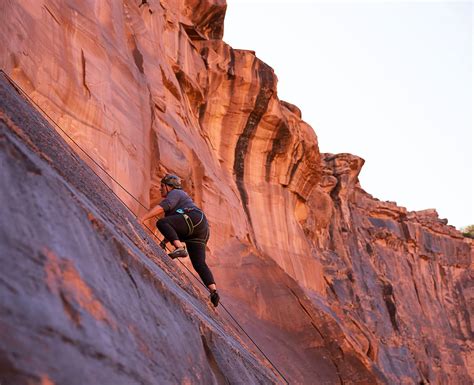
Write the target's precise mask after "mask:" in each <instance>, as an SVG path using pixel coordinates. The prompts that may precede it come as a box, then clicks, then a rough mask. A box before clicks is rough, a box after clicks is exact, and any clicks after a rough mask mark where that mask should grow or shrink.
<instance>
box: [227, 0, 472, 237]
mask: <svg viewBox="0 0 474 385" xmlns="http://www.w3.org/2000/svg"><path fill="white" fill-rule="evenodd" d="M227 4H228V5H227V14H226V19H225V32H224V41H226V42H227V43H228V44H229V45H231V46H232V47H233V48H236V49H239V48H240V49H249V50H254V51H256V54H257V56H258V57H259V58H260V59H262V60H263V61H264V62H266V63H267V64H269V65H270V66H271V67H272V68H273V69H274V70H275V73H276V75H277V77H278V95H279V98H280V99H281V100H285V101H287V102H290V103H292V104H295V105H297V106H298V107H299V108H300V109H301V111H302V114H303V119H304V120H305V121H306V122H307V123H309V124H310V125H311V126H312V127H313V129H314V130H315V132H316V134H317V136H318V141H319V147H320V151H321V152H331V153H342V152H349V153H352V154H354V155H358V156H360V157H362V158H364V159H365V161H366V163H365V165H364V167H363V169H362V172H361V174H360V177H359V178H360V181H361V185H362V188H364V189H365V190H366V191H367V192H368V193H370V194H372V195H373V196H374V197H376V198H378V199H380V200H387V201H395V202H397V204H398V205H399V206H403V207H406V208H407V209H408V210H423V209H428V208H436V210H437V211H438V213H439V216H440V218H447V219H448V220H449V224H451V225H454V226H456V227H458V228H459V227H463V226H466V225H469V224H474V207H473V206H474V204H473V195H474V186H473V184H474V177H473V173H474V159H473V147H474V144H473V129H472V107H473V105H472V102H473V99H472V94H473V78H472V64H473V63H472V52H473V40H472V35H473V25H472V19H473V12H474V11H473V4H472V2H466V1H464V2H455V1H431V2H430V1H390V2H388V1H382V0H379V1H357V0H354V1H347V0H346V1H320V0H313V1H310V0H307V1H303V0H299V1H298V0H292V1H290V0H286V1H282V0H280V1H278V0H227Z"/></svg>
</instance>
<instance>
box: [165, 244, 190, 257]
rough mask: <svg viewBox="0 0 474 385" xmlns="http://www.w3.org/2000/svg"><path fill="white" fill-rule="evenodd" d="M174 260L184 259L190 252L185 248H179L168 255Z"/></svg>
mask: <svg viewBox="0 0 474 385" xmlns="http://www.w3.org/2000/svg"><path fill="white" fill-rule="evenodd" d="M168 255H169V256H170V257H171V258H172V259H175V258H184V257H187V256H188V252H187V251H186V249H185V248H184V247H179V248H177V249H176V250H174V251H172V252H171V253H169V254H168Z"/></svg>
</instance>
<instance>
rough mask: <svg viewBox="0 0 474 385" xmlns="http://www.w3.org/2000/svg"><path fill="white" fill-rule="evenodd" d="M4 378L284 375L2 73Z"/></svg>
mask: <svg viewBox="0 0 474 385" xmlns="http://www.w3.org/2000/svg"><path fill="white" fill-rule="evenodd" d="M0 100H1V104H0V159H1V161H0V164H1V168H0V174H1V180H2V184H1V185H0V197H1V198H2V199H3V200H4V201H5V202H8V205H2V208H1V217H2V222H1V227H0V258H1V263H2V266H3V269H2V273H1V276H0V284H1V286H2V290H1V297H0V298H1V301H0V314H1V319H0V338H1V340H2V344H1V347H0V380H1V382H2V383H6V384H84V383H88V384H127V385H128V384H156V383H159V384H176V383H183V384H227V383H252V384H262V383H283V381H282V380H281V378H279V377H278V376H277V375H275V374H274V373H272V372H271V370H269V369H268V367H267V365H268V364H267V363H265V362H264V361H261V360H260V359H258V358H257V357H256V356H254V355H253V354H251V353H250V352H249V350H250V349H249V347H248V346H246V345H243V344H242V342H241V341H240V340H239V337H238V336H237V335H236V334H235V332H234V330H233V329H234V328H233V326H232V325H231V324H229V323H228V322H227V321H226V320H225V319H223V318H221V317H220V316H219V315H218V314H217V313H216V311H215V310H213V309H211V307H210V306H209V305H207V306H206V303H205V302H203V301H202V299H203V296H202V293H200V292H199V290H198V288H196V287H193V285H191V284H190V282H189V280H188V279H187V277H186V276H185V275H183V273H182V272H181V271H180V270H179V269H177V268H176V267H174V265H173V264H170V263H169V258H168V257H167V256H166V255H165V254H164V253H163V251H161V250H160V249H159V248H158V247H157V246H156V244H155V243H154V242H153V240H152V239H151V238H150V237H149V236H147V235H146V234H145V233H144V231H143V229H142V228H141V227H140V225H139V224H138V223H137V222H136V220H135V218H134V217H133V215H131V213H130V212H129V211H127V209H126V208H125V207H124V206H123V205H122V204H121V202H120V201H119V200H118V199H117V198H116V197H115V196H114V195H113V194H112V192H111V191H110V190H109V189H108V188H106V187H105V186H104V185H103V184H102V183H101V181H100V179H99V178H98V177H97V176H96V175H94V174H93V173H92V172H91V170H90V169H89V168H88V167H87V166H86V165H85V164H84V163H83V162H82V161H81V160H80V159H79V158H78V157H77V156H76V155H75V154H74V153H73V152H72V151H71V149H69V148H68V146H67V145H66V144H65V143H64V142H63V141H62V140H61V139H60V138H59V136H58V135H57V134H56V133H55V132H54V130H53V129H52V128H51V127H50V126H49V125H48V124H47V122H45V121H44V119H42V118H41V117H40V116H39V114H38V113H37V112H36V111H34V110H33V108H32V107H31V106H29V105H28V104H27V103H25V102H24V101H22V100H21V99H20V97H19V95H18V94H16V91H15V90H14V89H13V88H12V87H11V85H9V84H8V82H6V81H5V78H4V77H3V76H1V77H0Z"/></svg>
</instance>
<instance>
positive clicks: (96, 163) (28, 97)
mask: <svg viewBox="0 0 474 385" xmlns="http://www.w3.org/2000/svg"><path fill="white" fill-rule="evenodd" d="M0 71H1V72H2V73H3V74H4V76H5V77H6V78H7V80H8V81H9V82H10V83H11V84H12V86H13V87H14V88H15V89H16V90H18V91H19V92H20V94H22V95H24V96H25V97H26V100H28V101H29V102H30V104H32V105H34V106H36V108H37V109H39V110H40V111H42V113H43V114H44V116H46V117H47V118H48V120H49V121H50V122H52V123H53V124H54V125H55V126H56V127H57V128H58V129H59V130H60V131H61V132H62V133H63V134H64V135H65V136H66V137H67V138H68V139H69V140H70V141H71V142H72V143H74V145H75V146H77V148H79V149H80V150H81V151H82V152H83V153H84V154H85V155H86V156H87V157H88V158H89V159H90V160H91V161H92V162H93V163H94V164H95V165H96V166H97V167H98V168H99V169H100V170H101V171H102V172H104V173H105V174H106V175H107V176H108V177H109V178H110V180H112V181H113V182H115V183H116V184H117V186H119V187H120V188H121V189H122V190H123V191H124V192H126V193H127V194H128V195H129V196H130V197H131V198H132V199H133V200H134V201H136V202H137V203H138V204H139V205H140V206H142V207H143V208H144V209H145V210H148V208H147V207H146V206H145V205H144V204H143V203H142V202H141V201H140V200H139V199H138V198H136V197H135V196H134V195H133V194H132V193H131V192H129V191H128V190H127V189H126V188H125V187H124V186H123V185H122V184H121V183H120V182H119V181H118V180H116V179H115V178H114V177H113V176H112V175H110V174H109V173H108V172H107V171H106V170H105V169H104V167H102V166H101V165H100V164H99V163H98V162H97V161H96V160H95V159H94V158H93V157H92V156H91V155H90V154H89V153H88V152H87V151H86V150H85V149H84V148H82V147H81V146H80V145H79V144H78V143H77V142H76V141H75V140H74V139H73V138H72V137H71V136H70V135H69V134H68V133H67V132H66V131H65V130H63V129H62V127H61V126H59V124H57V123H56V121H55V120H54V119H53V118H51V116H49V114H48V113H47V112H46V111H45V110H43V108H41V106H40V105H38V104H37V103H36V102H35V101H34V100H33V99H32V98H31V97H30V96H29V95H28V94H27V93H26V92H25V91H24V90H23V89H22V88H21V87H20V86H19V85H18V84H17V83H16V82H15V81H14V80H13V79H12V78H11V77H10V76H9V75H8V74H7V73H6V72H5V71H4V70H3V69H0ZM91 170H92V172H93V173H94V174H95V175H96V176H97V177H98V178H99V179H100V181H101V182H102V183H103V184H104V186H105V187H106V188H107V189H109V190H110V191H111V192H112V194H113V195H115V197H116V198H117V199H118V200H119V201H120V202H121V203H122V205H124V206H125V207H126V208H127V209H128V211H130V213H131V214H132V216H134V217H135V218H136V219H138V217H137V215H136V214H135V213H134V212H133V211H132V210H131V209H130V207H128V205H127V204H126V203H125V202H124V201H123V200H122V198H120V197H119V196H118V195H117V193H116V192H115V191H114V190H112V188H111V187H110V186H109V185H108V184H107V183H105V181H104V180H103V179H102V178H101V177H100V176H99V174H98V173H97V172H96V171H95V170H94V169H92V168H91ZM143 225H144V226H145V227H146V228H147V229H148V230H149V231H150V233H151V234H152V235H153V236H154V237H155V238H156V239H157V240H158V241H159V242H160V243H161V241H162V240H161V239H160V238H159V237H158V236H157V235H156V234H155V231H154V230H152V229H151V228H150V227H148V226H147V225H145V224H143ZM165 248H166V250H167V251H170V249H168V247H167V246H166V245H165ZM177 259H178V258H177ZM178 262H179V263H181V265H182V266H184V268H185V269H186V270H187V271H188V272H189V274H191V276H193V277H194V278H195V279H196V281H197V282H198V283H199V284H200V285H201V286H203V287H204V288H205V289H206V290H207V287H206V286H205V285H204V283H202V282H201V280H200V279H199V278H198V277H197V276H196V275H195V274H194V273H193V272H192V271H191V270H189V268H188V267H187V266H186V265H185V264H184V263H183V262H182V261H180V260H179V259H178ZM220 305H221V306H222V308H223V309H224V311H225V312H226V313H227V314H228V315H229V316H230V318H231V319H232V320H233V321H234V322H235V324H236V325H237V326H238V327H239V328H240V330H242V332H243V333H244V334H245V335H246V336H247V338H248V339H249V340H250V341H251V342H252V343H253V344H254V345H255V347H256V348H257V350H258V351H259V352H260V353H261V354H262V356H263V357H265V359H266V360H267V361H268V362H269V363H270V365H271V366H272V367H273V368H274V369H275V370H276V371H277V373H278V374H279V375H280V376H281V378H282V379H283V380H284V381H285V382H286V383H287V384H289V382H288V380H287V379H286V377H285V376H284V375H283V374H282V373H281V371H280V370H278V368H277V367H276V366H275V364H274V363H273V362H272V361H271V360H270V358H268V356H267V355H266V354H265V353H264V352H263V350H262V349H261V348H260V347H259V346H258V344H257V343H256V342H255V341H254V339H253V338H252V337H250V335H249V334H248V333H247V332H246V331H245V329H244V328H243V327H242V325H240V323H239V322H238V321H237V320H236V319H235V317H234V316H233V315H232V313H231V312H230V310H228V309H227V308H226V307H225V306H224V304H223V303H222V301H220Z"/></svg>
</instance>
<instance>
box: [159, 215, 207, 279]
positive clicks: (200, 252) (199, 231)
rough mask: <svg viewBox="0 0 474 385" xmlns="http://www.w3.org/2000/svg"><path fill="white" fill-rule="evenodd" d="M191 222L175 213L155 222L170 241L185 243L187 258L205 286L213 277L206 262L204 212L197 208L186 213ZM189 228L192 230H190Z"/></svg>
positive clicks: (205, 223)
mask: <svg viewBox="0 0 474 385" xmlns="http://www.w3.org/2000/svg"><path fill="white" fill-rule="evenodd" d="M187 215H188V217H189V219H190V221H191V222H192V225H191V223H186V220H185V218H184V215H182V214H175V215H169V216H167V217H164V218H161V219H160V220H159V221H158V222H156V226H157V227H158V230H160V232H161V234H163V236H164V237H165V238H166V239H167V240H168V241H170V242H173V241H176V240H180V241H183V242H185V243H186V248H187V249H188V253H189V258H191V263H192V264H193V267H194V270H196V272H197V273H198V274H199V276H200V277H201V279H202V281H203V282H204V284H205V285H206V286H209V285H211V284H213V283H215V281H214V277H213V276H212V273H211V270H210V269H209V267H208V266H207V264H206V243H207V241H208V239H209V225H208V223H207V219H206V216H205V215H204V213H202V212H201V211H198V210H194V211H190V212H189V213H187ZM190 230H192V231H191V232H190Z"/></svg>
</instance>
